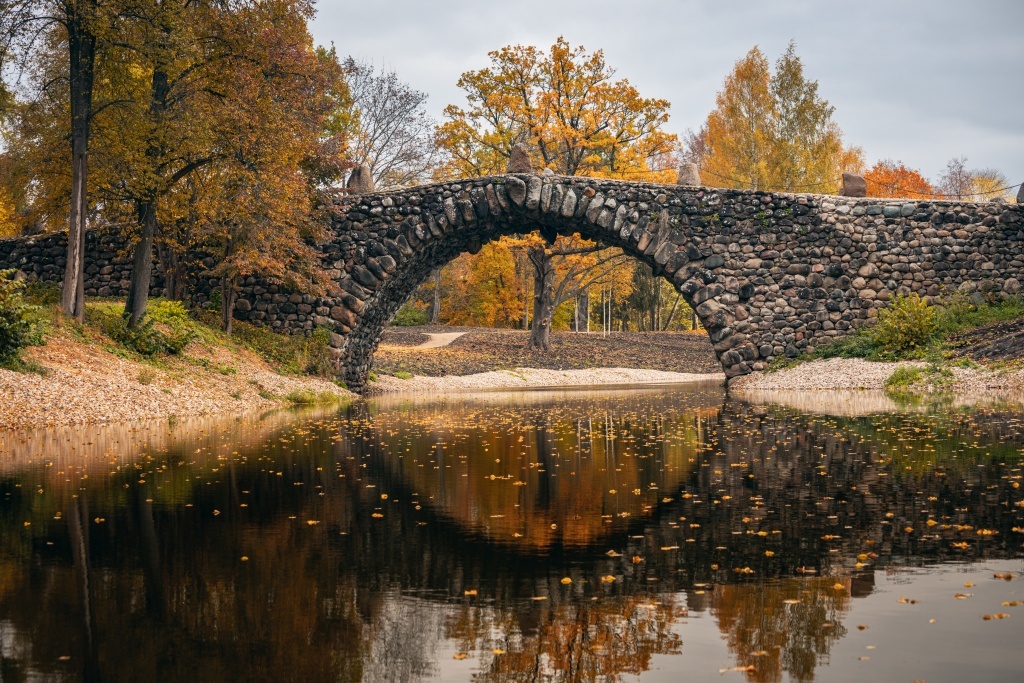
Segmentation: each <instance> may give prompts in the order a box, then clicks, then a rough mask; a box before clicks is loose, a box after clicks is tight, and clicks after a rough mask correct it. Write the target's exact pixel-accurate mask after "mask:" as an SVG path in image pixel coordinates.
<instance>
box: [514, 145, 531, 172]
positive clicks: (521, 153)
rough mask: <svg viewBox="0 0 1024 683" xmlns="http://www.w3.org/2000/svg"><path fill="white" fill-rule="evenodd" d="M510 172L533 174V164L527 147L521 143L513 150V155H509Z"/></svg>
mask: <svg viewBox="0 0 1024 683" xmlns="http://www.w3.org/2000/svg"><path fill="white" fill-rule="evenodd" d="M508 172H509V173H533V163H532V162H531V161H530V151H529V150H528V149H527V148H526V145H524V144H522V143H519V144H517V145H516V146H515V147H513V148H512V153H511V154H509V155H508Z"/></svg>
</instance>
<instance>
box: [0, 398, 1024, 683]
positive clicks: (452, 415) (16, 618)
mask: <svg viewBox="0 0 1024 683" xmlns="http://www.w3.org/2000/svg"><path fill="white" fill-rule="evenodd" d="M2 438H3V439H4V442H3V446H2V451H0V452H2V453H3V459H2V464H0V680H3V681H5V682H6V681H8V680H11V681H18V680H28V679H33V678H47V679H52V680H82V679H85V680H160V679H162V680H210V681H214V680H239V679H244V680H253V681H262V680H267V681H269V680H274V681H286V680H304V681H320V680H331V681H357V680H371V681H406V680H417V679H425V678H431V677H436V676H443V675H447V674H449V673H451V671H452V670H451V668H450V667H451V666H452V665H453V660H452V659H451V656H452V654H453V653H455V654H458V653H467V654H469V655H471V656H472V661H471V662H459V664H464V665H466V666H470V665H472V666H473V667H474V670H475V671H476V675H477V678H479V679H480V680H493V681H534V680H552V681H588V680H595V679H597V680H612V681H614V680H618V679H620V678H621V677H622V676H624V675H628V674H634V675H635V674H639V673H642V672H644V671H647V670H648V669H649V668H650V667H651V666H652V661H653V658H654V657H655V656H656V655H682V658H677V659H676V660H675V661H678V662H679V664H678V666H679V668H680V669H681V670H682V669H699V670H701V671H703V670H704V668H701V667H705V666H706V663H702V662H693V661H689V660H687V659H686V658H685V655H686V646H685V644H684V643H685V640H686V629H687V625H686V621H687V620H686V617H687V616H690V617H691V618H692V617H697V618H701V619H706V618H709V617H711V618H713V619H714V620H715V621H716V622H717V624H718V627H719V629H720V630H721V632H722V635H723V638H724V639H725V642H726V644H727V646H728V647H729V649H730V651H731V652H732V653H733V656H734V657H735V663H736V666H738V667H750V669H749V670H748V672H747V676H748V678H749V679H750V680H752V681H775V680H780V679H781V678H783V677H789V678H791V679H794V680H799V681H807V680H811V679H812V678H813V677H814V675H815V671H816V670H817V669H818V668H819V667H821V666H823V665H824V664H825V663H827V661H828V658H829V653H830V650H831V648H832V647H833V645H834V644H835V643H836V642H838V641H839V640H841V639H842V638H844V637H845V635H846V633H847V628H848V627H847V626H845V625H844V623H843V621H844V615H845V614H846V612H847V611H848V610H849V609H850V607H851V605H852V604H853V601H854V600H855V599H856V598H857V597H858V596H861V595H865V594H867V593H869V592H870V591H871V589H872V588H871V577H872V576H873V574H872V571H873V570H875V569H878V568H884V567H887V566H891V565H895V564H901V563H922V562H936V561H945V560H955V561H962V560H964V559H979V558H1008V557H1019V556H1020V552H1021V548H1020V535H1019V534H1017V533H1015V532H1014V527H1017V528H1020V527H1022V526H1024V525H1022V514H1024V509H1022V507H1021V504H1022V493H1021V490H1020V488H1019V487H1016V486H1015V485H1016V484H1019V482H1020V478H1021V474H1020V469H1019V459H1020V452H1021V446H1022V443H1024V438H1022V434H1021V412H1020V411H1016V412H1015V411H1011V410H1007V411H996V410H988V411H960V412H945V413H941V414H904V415H896V414H883V415H874V416H865V417H858V418H840V417H824V416H819V415H813V414H808V413H802V412H798V411H795V410H790V409H780V408H764V407H758V406H750V405H747V404H744V403H739V402H727V403H725V404H723V403H722V400H721V397H720V396H719V395H718V394H717V393H715V392H708V391H696V392H694V391H689V392H678V391H675V392H673V391H668V392H665V391H662V392H652V393H644V392H631V393H629V394H625V395H610V394H604V395H599V396H589V395H583V396H580V397H576V398H561V399H559V400H558V401H551V402H549V401H546V399H545V397H544V396H538V395H525V396H518V397H517V398H514V399H511V400H506V399H504V398H498V397H491V398H489V399H486V400H485V399H480V400H466V401H461V402H458V401H448V402H441V403H436V402H435V403H433V404H428V405H424V406H416V405H408V404H397V405H386V404H357V405H354V406H352V407H351V408H350V409H348V410H346V411H345V412H343V413H342V414H339V415H337V416H334V415H331V416H326V417H315V418H309V419H306V420H300V421H298V422H294V423H292V422H289V421H288V420H285V419H281V418H266V419H264V420H257V421H243V422H236V423H232V424H230V425H226V426H225V425H214V424H212V423H201V424H199V425H198V426H196V425H186V424H182V425H178V426H177V427H175V428H173V429H169V430H168V429H158V430H151V431H150V432H146V430H141V429H137V428H136V429H134V430H123V431H118V428H112V427H107V428H103V429H101V430H88V429H83V430H81V431H80V432H77V433H72V432H67V433H61V434H60V435H57V436H55V435H54V434H53V433H49V434H48V435H40V434H34V435H16V436H12V435H9V434H8V435H6V436H4V437H2ZM455 661H457V660H455ZM461 671H467V669H461Z"/></svg>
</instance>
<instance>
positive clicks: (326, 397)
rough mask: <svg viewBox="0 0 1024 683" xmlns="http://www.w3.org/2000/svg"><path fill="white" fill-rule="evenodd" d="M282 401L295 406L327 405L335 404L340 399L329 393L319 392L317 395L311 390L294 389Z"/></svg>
mask: <svg viewBox="0 0 1024 683" xmlns="http://www.w3.org/2000/svg"><path fill="white" fill-rule="evenodd" d="M284 400H286V401H288V402H289V403H292V404H294V405H297V406H312V405H328V404H331V403H337V402H338V401H340V400H341V397H340V396H338V395H337V394H334V393H332V392H330V391H321V392H320V393H319V394H318V393H316V392H315V391H312V390H311V389H296V390H295V391H291V392H289V393H288V394H287V395H286V396H285V397H284Z"/></svg>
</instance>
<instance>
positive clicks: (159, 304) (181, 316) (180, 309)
mask: <svg viewBox="0 0 1024 683" xmlns="http://www.w3.org/2000/svg"><path fill="white" fill-rule="evenodd" d="M146 312H147V313H148V314H149V316H150V317H151V318H153V320H155V321H156V322H158V323H162V324H164V325H171V326H173V327H178V326H181V325H191V324H192V319H191V318H190V317H189V314H188V309H187V308H186V307H185V304H183V303H182V302H180V301H171V300H170V299H157V300H155V301H152V302H150V304H149V305H148V306H147V308H146Z"/></svg>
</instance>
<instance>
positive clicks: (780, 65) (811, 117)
mask: <svg viewBox="0 0 1024 683" xmlns="http://www.w3.org/2000/svg"><path fill="white" fill-rule="evenodd" d="M834 111H835V107H833V106H832V105H830V104H829V103H828V101H827V100H825V99H823V98H822V97H821V96H820V95H819V94H818V82H817V81H814V80H809V79H807V78H806V77H805V76H804V73H803V63H802V62H801V61H800V58H799V57H798V56H797V55H796V46H795V44H794V43H790V44H789V47H788V48H787V50H786V52H785V53H784V54H783V55H782V56H781V57H780V58H779V60H778V61H777V62H776V64H775V72H774V73H772V70H771V68H770V66H769V64H768V60H767V59H766V58H765V56H764V54H763V53H762V52H761V50H760V49H759V48H758V47H756V46H755V47H754V48H753V49H752V50H750V52H748V53H747V54H746V56H745V57H743V59H741V60H739V61H738V62H736V65H735V67H734V68H733V70H732V72H731V73H730V74H729V75H728V76H727V77H726V79H725V84H724V86H723V88H722V90H721V91H719V93H718V96H717V98H716V107H715V109H714V111H712V112H711V113H710V114H709V115H708V118H707V121H706V122H705V124H704V127H703V129H702V130H701V131H700V133H699V134H697V135H694V136H692V137H693V139H694V140H699V142H700V145H699V149H695V150H690V151H691V152H692V154H691V155H690V156H691V157H695V158H696V161H697V163H698V165H699V166H700V170H701V173H702V174H703V175H705V176H706V180H707V181H708V182H709V183H712V184H714V185H718V186H721V187H734V188H751V189H756V190H781V191H787V192H797V191H808V192H823V193H827V192H834V191H836V190H837V189H838V187H839V184H840V176H841V175H842V172H843V171H859V170H860V169H861V167H862V166H863V153H862V151H861V150H860V148H858V147H846V146H844V145H843V141H842V132H841V131H840V130H839V126H838V125H837V124H836V123H835V122H834V121H833V120H832V114H833V113H834Z"/></svg>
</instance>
